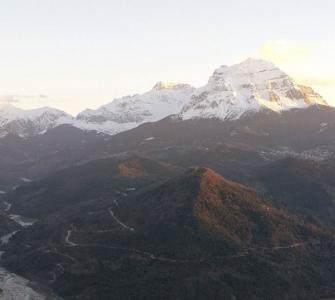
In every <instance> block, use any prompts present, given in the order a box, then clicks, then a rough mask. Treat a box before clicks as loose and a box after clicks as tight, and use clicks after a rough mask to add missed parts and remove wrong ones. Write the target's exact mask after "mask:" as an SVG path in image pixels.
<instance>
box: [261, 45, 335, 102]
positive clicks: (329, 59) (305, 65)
mask: <svg viewBox="0 0 335 300" xmlns="http://www.w3.org/2000/svg"><path fill="white" fill-rule="evenodd" d="M259 56H260V57H261V58H264V59H267V60H270V61H272V62H273V63H275V64H276V65H277V66H278V67H280V68H281V69H283V70H284V71H285V72H287V73H288V74H289V75H290V76H292V77H293V78H294V79H295V80H296V81H297V82H298V83H301V84H304V85H308V86H312V87H313V88H314V89H316V90H317V91H318V92H320V93H321V94H322V95H323V96H324V97H325V98H326V100H327V101H328V102H329V103H330V104H333V105H335V44H317V43H314V44H296V43H290V42H287V41H282V40H273V41H267V42H266V43H264V44H263V45H262V46H261V48H260V51H259Z"/></svg>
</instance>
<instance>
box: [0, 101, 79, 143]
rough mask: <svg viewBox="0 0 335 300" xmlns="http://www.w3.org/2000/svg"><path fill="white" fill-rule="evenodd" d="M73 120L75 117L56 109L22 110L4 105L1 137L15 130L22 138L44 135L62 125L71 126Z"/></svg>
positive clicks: (0, 126) (0, 130) (1, 111)
mask: <svg viewBox="0 0 335 300" xmlns="http://www.w3.org/2000/svg"><path fill="white" fill-rule="evenodd" d="M73 120H74V118H73V117H71V116H70V115H68V114H67V113H65V112H63V111H60V110H58V109H55V108H50V107H41V108H36V109H21V108H18V107H16V106H14V105H11V104H2V105H1V106H0V135H1V136H5V135H6V134H7V133H8V132H13V130H15V132H14V133H16V134H17V135H19V136H21V137H27V136H30V135H33V134H42V133H45V132H46V131H47V130H48V129H50V128H53V127H55V126H58V125H60V124H70V123H72V122H73ZM13 128H15V129H13Z"/></svg>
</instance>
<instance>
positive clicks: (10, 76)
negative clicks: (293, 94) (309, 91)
mask: <svg viewBox="0 0 335 300" xmlns="http://www.w3.org/2000/svg"><path fill="white" fill-rule="evenodd" d="M334 10H335V4H334V2H333V1H331V0H321V1H320V0H319V1H315V0H310V1H308V2H306V1H294V2H292V1H288V0H285V1H281V2H278V1H250V2H248V3H246V1H241V0H236V1H233V2H231V1H217V0H212V1H189V0H179V1H177V0H172V1H164V2H161V1H151V0H141V1H137V0H133V1H130V0H128V1H113V0H112V1H105V0H100V1H88V0H81V1H79V0H66V1H65V0H58V1H51V0H43V1H42V0H3V1H1V3H0V43H1V47H0V101H1V102H15V103H16V105H18V106H21V107H24V108H33V107H39V106H45V105H49V106H53V107H57V108H60V109H63V110H65V111H67V112H70V113H72V114H75V113H77V112H79V111H80V110H82V109H85V108H87V107H91V108H95V107H98V106H99V105H102V104H104V103H107V102H109V101H111V100H112V99H113V98H115V97H120V96H123V95H127V94H133V93H142V92H144V91H147V90H148V89H150V88H151V87H152V86H153V85H154V84H155V82H157V81H159V80H164V81H175V82H186V83H190V84H192V85H194V86H201V85H204V84H205V83H206V81H207V80H208V77H209V76H210V75H211V73H212V72H213V70H214V69H215V68H217V67H218V66H220V65H222V64H228V65H229V64H233V63H236V62H239V61H241V60H243V59H245V58H246V57H249V56H255V57H262V58H266V59H269V60H272V61H273V62H274V63H276V64H277V65H278V66H279V67H281V68H282V69H283V70H285V71H286V72H288V73H289V74H290V75H291V76H292V77H294V78H295V79H296V80H297V81H298V82H300V83H303V84H308V85H311V86H312V87H313V88H315V89H316V90H317V91H318V92H320V93H321V94H322V95H323V96H324V97H325V98H326V100H327V101H328V102H329V103H331V104H333V105H334V104H335V59H334V56H335V55H334V53H335V41H334V28H335V21H334V18H333V12H334ZM283 20H285V22H283Z"/></svg>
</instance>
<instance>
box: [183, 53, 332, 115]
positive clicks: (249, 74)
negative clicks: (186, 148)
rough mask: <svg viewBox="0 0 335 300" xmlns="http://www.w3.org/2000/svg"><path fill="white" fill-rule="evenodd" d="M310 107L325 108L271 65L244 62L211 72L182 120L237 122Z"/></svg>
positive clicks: (322, 100) (304, 89)
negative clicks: (250, 116)
mask: <svg viewBox="0 0 335 300" xmlns="http://www.w3.org/2000/svg"><path fill="white" fill-rule="evenodd" d="M313 104H321V105H327V103H326V101H325V100H324V99H323V98H322V97H321V96H320V95H318V94H317V93H315V92H314V91H313V89H311V88H308V87H304V86H300V85H298V84H297V83H296V82H295V81H294V80H293V79H292V78H290V77H289V76H288V75H287V74H286V73H285V72H283V71H282V70H280V69H279V68H277V67H276V66H275V65H274V64H272V63H271V62H268V61H265V60H261V59H253V58H248V59H247V60H245V61H243V62H242V63H240V64H236V65H232V66H230V67H228V66H221V67H220V68H218V69H217V70H215V71H214V74H213V75H212V76H211V77H210V79H209V81H208V84H207V85H206V86H204V87H202V88H200V89H198V90H197V91H196V92H195V93H194V95H193V96H192V99H191V101H190V103H188V104H186V105H185V107H184V108H183V110H182V116H183V118H184V119H189V118H195V117H200V118H212V117H215V118H220V119H237V118H239V117H241V116H242V115H243V114H245V113H250V112H257V111H260V110H261V109H270V110H273V111H276V112H280V111H283V110H288V109H291V108H304V107H307V106H309V105H313Z"/></svg>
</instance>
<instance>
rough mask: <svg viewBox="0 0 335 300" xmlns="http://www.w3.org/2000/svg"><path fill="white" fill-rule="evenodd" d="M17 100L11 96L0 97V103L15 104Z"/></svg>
mask: <svg viewBox="0 0 335 300" xmlns="http://www.w3.org/2000/svg"><path fill="white" fill-rule="evenodd" d="M16 102H18V100H17V99H16V98H15V97H14V96H13V95H0V103H16Z"/></svg>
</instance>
